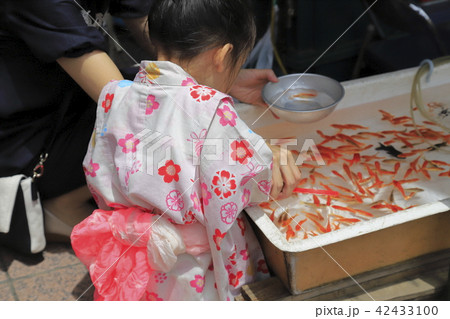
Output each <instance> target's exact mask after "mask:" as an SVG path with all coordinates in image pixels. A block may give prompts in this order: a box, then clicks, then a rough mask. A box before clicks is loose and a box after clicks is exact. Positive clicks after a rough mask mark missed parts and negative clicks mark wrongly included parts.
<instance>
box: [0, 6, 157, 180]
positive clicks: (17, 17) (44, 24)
mask: <svg viewBox="0 0 450 319" xmlns="http://www.w3.org/2000/svg"><path fill="white" fill-rule="evenodd" d="M150 4H151V0H109V1H108V0H98V1H95V0H39V1H36V0H1V1H0V177H1V176H10V175H14V174H17V173H25V174H30V171H29V170H30V167H31V168H32V166H34V164H35V162H36V159H37V158H38V157H39V154H40V153H41V152H42V149H43V147H44V144H45V141H46V139H47V136H48V135H49V132H50V129H51V127H52V125H53V124H52V122H53V121H54V119H55V111H56V110H58V109H60V108H61V107H62V106H64V105H67V109H68V111H67V114H66V115H65V118H64V121H63V122H64V126H63V128H62V130H61V132H59V133H58V135H57V136H58V138H59V137H60V136H64V134H66V135H67V134H72V135H76V132H73V130H72V131H70V128H71V123H72V124H73V122H74V121H75V122H76V121H79V120H80V114H83V113H84V112H85V111H86V110H87V109H91V110H92V109H95V104H96V103H95V102H94V101H92V100H91V99H90V98H89V97H88V96H87V95H86V94H85V93H84V92H83V91H82V90H81V88H80V87H79V86H78V85H77V84H76V83H75V82H74V81H73V80H72V79H71V78H70V77H69V76H68V74H67V73H65V72H64V71H63V70H62V69H61V68H60V66H59V65H58V64H57V63H56V59H58V58H60V57H79V56H82V55H83V54H85V53H88V52H91V51H93V50H96V49H98V50H103V51H106V47H107V46H106V42H105V37H104V34H103V33H102V31H101V29H99V28H98V26H95V25H96V23H94V21H93V20H92V18H94V19H95V20H96V21H97V22H98V23H100V24H102V19H103V15H104V14H105V12H106V11H107V10H108V9H109V12H110V13H111V14H112V15H114V16H117V17H122V18H137V17H143V16H146V15H148V12H149V8H150ZM83 9H84V10H83ZM91 17H92V18H91ZM94 114H95V113H94ZM91 124H92V123H89V125H88V127H87V128H85V129H88V130H89V126H90V125H91ZM68 131H70V132H68ZM90 133H91V132H89V134H90ZM89 134H88V135H89ZM87 143H88V141H86V140H80V141H79V142H78V143H75V144H76V145H74V147H78V145H82V149H81V151H83V150H84V148H85V147H86V145H87ZM80 147H81V146H80ZM74 151H76V149H74ZM83 155H84V154H83ZM61 164H62V165H63V164H64V163H61ZM78 164H79V165H80V167H81V162H80V163H78ZM66 169H71V168H70V167H66Z"/></svg>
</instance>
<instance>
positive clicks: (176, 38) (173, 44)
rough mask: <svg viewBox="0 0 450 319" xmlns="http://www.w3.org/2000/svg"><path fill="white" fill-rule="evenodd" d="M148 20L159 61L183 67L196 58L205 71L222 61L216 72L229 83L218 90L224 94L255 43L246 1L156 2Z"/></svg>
mask: <svg viewBox="0 0 450 319" xmlns="http://www.w3.org/2000/svg"><path fill="white" fill-rule="evenodd" d="M148 18H149V19H148V20H149V32H150V39H151V41H152V43H153V45H154V46H155V48H156V51H157V54H158V59H160V60H161V59H164V60H170V61H173V62H177V63H179V64H181V65H189V64H190V63H191V62H193V63H194V61H195V60H196V59H197V61H195V63H197V64H198V63H200V64H201V63H202V62H203V63H204V64H205V66H203V71H205V70H206V69H205V68H204V67H206V64H211V62H212V63H213V64H214V63H215V62H220V61H222V60H223V67H222V68H221V67H219V68H218V69H216V70H215V71H218V74H215V77H216V78H217V77H221V76H222V77H223V79H222V80H223V81H225V82H227V83H223V85H221V86H222V87H221V88H219V89H221V90H222V91H228V90H229V88H230V87H231V84H232V82H233V81H234V80H235V78H236V76H237V73H238V72H239V69H240V68H241V66H242V64H243V63H244V62H245V59H246V58H247V56H248V54H249V53H250V51H251V49H252V48H253V45H254V42H255V35H256V28H255V23H254V18H253V14H252V12H251V10H250V6H249V4H248V2H247V0H155V1H154V2H153V5H152V8H151V10H150V14H149V17H148ZM202 55H203V57H202V58H201V59H199V57H200V56H202ZM209 58H211V59H212V60H209ZM222 58H223V59H222ZM219 64H220V63H219ZM200 67H201V66H200ZM192 75H193V76H194V77H195V74H192ZM202 76H207V74H200V77H202ZM197 81H199V82H200V79H197ZM200 83H201V82H200ZM201 84H206V85H210V84H209V83H201Z"/></svg>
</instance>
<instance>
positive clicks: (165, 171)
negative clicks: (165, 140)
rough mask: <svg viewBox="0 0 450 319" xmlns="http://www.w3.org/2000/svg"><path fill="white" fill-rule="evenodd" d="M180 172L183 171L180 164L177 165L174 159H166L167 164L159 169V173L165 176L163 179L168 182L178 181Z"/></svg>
mask: <svg viewBox="0 0 450 319" xmlns="http://www.w3.org/2000/svg"><path fill="white" fill-rule="evenodd" d="M179 172H181V167H180V165H176V164H175V163H174V162H173V161H172V160H168V161H166V164H165V165H164V166H162V167H160V168H159V169H158V174H159V175H161V176H164V178H163V179H164V182H166V183H172V181H175V182H178V180H179V179H180V177H179V176H178V173H179Z"/></svg>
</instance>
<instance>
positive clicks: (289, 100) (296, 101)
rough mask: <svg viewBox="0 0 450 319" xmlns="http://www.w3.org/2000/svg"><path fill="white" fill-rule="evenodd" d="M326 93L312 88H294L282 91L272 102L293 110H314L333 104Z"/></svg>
mask: <svg viewBox="0 0 450 319" xmlns="http://www.w3.org/2000/svg"><path fill="white" fill-rule="evenodd" d="M333 102H334V100H333V99H332V98H331V97H330V96H329V95H328V94H326V93H324V92H319V91H315V90H312V89H304V88H294V89H289V90H287V91H282V92H279V93H277V94H275V95H274V96H273V97H272V103H273V104H276V105H279V106H282V107H283V108H285V109H286V110H292V111H313V110H317V109H320V108H323V107H326V106H328V105H331V104H333Z"/></svg>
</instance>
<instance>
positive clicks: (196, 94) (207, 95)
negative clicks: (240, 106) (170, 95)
mask: <svg viewBox="0 0 450 319" xmlns="http://www.w3.org/2000/svg"><path fill="white" fill-rule="evenodd" d="M190 90H191V97H192V98H193V99H194V100H195V101H197V102H205V101H209V100H210V99H211V98H212V97H213V96H214V95H216V91H215V90H213V89H211V88H209V87H207V86H203V85H194V86H192V87H191V88H190Z"/></svg>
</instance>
